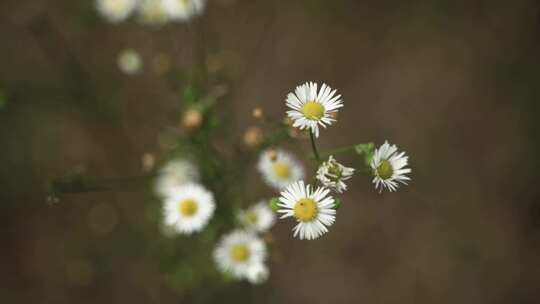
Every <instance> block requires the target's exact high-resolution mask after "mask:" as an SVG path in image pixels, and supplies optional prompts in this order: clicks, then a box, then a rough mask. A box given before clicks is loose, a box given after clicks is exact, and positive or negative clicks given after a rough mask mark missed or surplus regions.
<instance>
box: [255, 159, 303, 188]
mask: <svg viewBox="0 0 540 304" xmlns="http://www.w3.org/2000/svg"><path fill="white" fill-rule="evenodd" d="M257 168H258V169H259V172H260V173H261V174H262V176H263V179H264V181H265V182H266V183H267V184H268V185H269V186H271V187H273V188H275V189H277V190H281V189H283V188H284V187H287V186H288V185H290V184H291V183H293V182H295V181H298V180H300V179H302V178H304V169H303V168H302V166H301V165H300V163H299V162H298V161H297V160H296V159H295V158H294V157H293V156H292V155H291V154H289V153H288V152H285V151H283V150H266V151H263V152H262V154H261V157H260V158H259V163H258V166H257Z"/></svg>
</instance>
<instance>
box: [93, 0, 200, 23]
mask: <svg viewBox="0 0 540 304" xmlns="http://www.w3.org/2000/svg"><path fill="white" fill-rule="evenodd" d="M95 1H96V9H97V11H98V12H99V14H100V15H101V16H102V17H103V18H104V19H105V20H107V21H108V22H111V23H119V22H122V21H125V20H127V19H128V18H129V17H130V16H132V15H136V18H137V20H138V21H139V22H141V23H142V24H148V25H162V24H165V23H167V22H185V21H187V20H189V19H191V18H193V17H195V16H198V15H200V14H202V13H203V11H204V8H205V6H206V0H95Z"/></svg>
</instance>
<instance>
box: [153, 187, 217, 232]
mask: <svg viewBox="0 0 540 304" xmlns="http://www.w3.org/2000/svg"><path fill="white" fill-rule="evenodd" d="M163 207H164V208H163V210H164V212H165V225H167V226H171V227H173V228H174V230H175V231H176V232H178V233H181V234H191V233H193V232H197V231H201V230H202V229H203V228H204V227H205V226H206V224H207V223H208V221H209V220H210V218H211V217H212V215H213V214H214V210H215V208H216V204H215V202H214V196H213V195H212V193H211V192H210V191H208V190H206V189H205V188H204V187H203V186H201V185H199V184H185V185H183V186H180V187H177V188H176V189H174V190H173V191H170V192H169V194H168V196H167V197H166V198H165V201H164V206H163Z"/></svg>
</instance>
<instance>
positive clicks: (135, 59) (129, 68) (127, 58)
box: [118, 49, 142, 75]
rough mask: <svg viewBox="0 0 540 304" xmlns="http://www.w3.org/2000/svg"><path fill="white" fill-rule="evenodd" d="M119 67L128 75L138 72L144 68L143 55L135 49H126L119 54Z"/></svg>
mask: <svg viewBox="0 0 540 304" xmlns="http://www.w3.org/2000/svg"><path fill="white" fill-rule="evenodd" d="M118 68H119V69H120V71H122V72H124V73H125V74H127V75H134V74H137V73H138V72H139V71H140V70H141V68H142V58H141V55H140V54H139V53H138V52H137V51H135V50H134V49H125V50H123V51H122V52H120V54H118Z"/></svg>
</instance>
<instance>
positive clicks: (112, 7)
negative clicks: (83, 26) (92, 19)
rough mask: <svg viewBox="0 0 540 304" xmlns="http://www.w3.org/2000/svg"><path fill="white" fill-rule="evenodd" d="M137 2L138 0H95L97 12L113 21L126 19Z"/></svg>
mask: <svg viewBox="0 0 540 304" xmlns="http://www.w3.org/2000/svg"><path fill="white" fill-rule="evenodd" d="M138 4H139V0H96V8H97V10H98V12H99V13H100V14H101V15H102V16H103V17H104V18H105V19H107V21H109V22H113V23H118V22H120V21H124V20H125V19H127V18H128V17H129V15H130V14H131V13H132V12H133V10H134V9H135V8H136V7H137V5H138Z"/></svg>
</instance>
